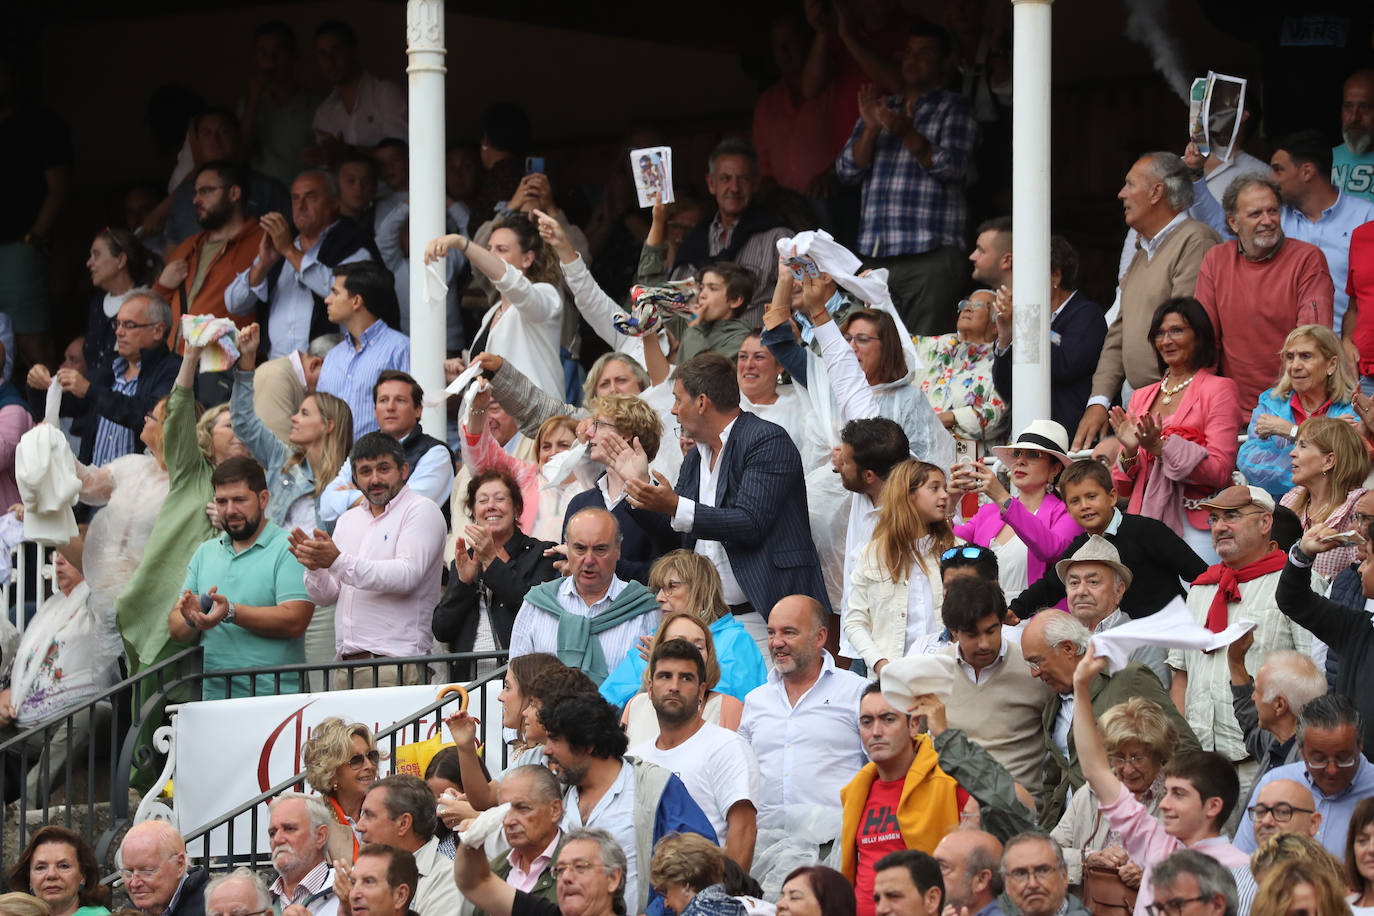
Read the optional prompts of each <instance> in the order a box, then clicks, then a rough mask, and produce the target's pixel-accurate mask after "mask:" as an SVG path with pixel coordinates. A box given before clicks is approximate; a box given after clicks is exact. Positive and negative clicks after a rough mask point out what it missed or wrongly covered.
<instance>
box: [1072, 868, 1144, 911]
mask: <svg viewBox="0 0 1374 916" xmlns="http://www.w3.org/2000/svg"><path fill="white" fill-rule="evenodd" d="M1138 893H1139V891H1136V890H1132V889H1131V888H1129V887H1127V886H1126V883H1125V882H1124V881H1122V880H1121V876H1120V875H1118V874H1117V872H1116V869H1115V868H1108V867H1105V866H1101V865H1087V866H1084V867H1083V903H1084V904H1085V905H1086V906H1087V908H1088V912H1090V913H1092V914H1093V916H1123V914H1129V913H1131V912H1133V911H1134V910H1135V898H1136V895H1137V894H1138Z"/></svg>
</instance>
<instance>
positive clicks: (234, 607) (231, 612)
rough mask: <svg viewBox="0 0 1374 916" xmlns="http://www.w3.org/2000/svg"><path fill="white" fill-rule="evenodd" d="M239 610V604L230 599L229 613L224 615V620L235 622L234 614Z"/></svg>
mask: <svg viewBox="0 0 1374 916" xmlns="http://www.w3.org/2000/svg"><path fill="white" fill-rule="evenodd" d="M238 612H239V608H238V605H236V604H234V602H232V601H230V602H229V613H227V614H225V615H224V622H225V623H233V622H234V615H235V614H237V613H238Z"/></svg>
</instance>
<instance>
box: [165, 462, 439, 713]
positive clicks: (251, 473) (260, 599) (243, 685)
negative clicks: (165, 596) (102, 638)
mask: <svg viewBox="0 0 1374 916" xmlns="http://www.w3.org/2000/svg"><path fill="white" fill-rule="evenodd" d="M210 483H211V485H212V486H213V487H214V488H215V508H216V509H217V510H218V512H219V517H220V521H221V523H222V524H223V525H224V532H223V533H222V534H220V536H219V537H217V538H215V539H214V540H210V541H206V542H205V543H204V544H201V545H200V547H199V548H198V549H197V550H196V552H195V554H194V555H192V557H191V563H190V565H189V566H188V567H187V569H186V583H185V585H184V586H183V590H182V593H181V598H180V600H178V601H177V603H176V606H175V607H173V608H172V613H171V614H170V615H169V616H168V619H167V625H168V627H169V629H170V630H171V633H172V639H174V640H176V641H177V642H180V643H186V644H188V645H189V644H193V643H195V642H197V641H199V642H200V643H201V644H202V645H203V646H204V647H205V670H206V672H207V673H209V672H211V671H223V670H226V669H232V668H275V667H280V666H282V665H300V664H304V663H305V640H304V636H305V628H306V626H307V625H308V624H309V623H310V617H311V615H312V614H314V613H315V605H314V604H312V603H311V600H310V596H309V595H308V594H306V590H305V584H304V582H303V578H304V570H302V569H301V564H300V563H298V562H296V559H295V558H294V557H292V556H291V552H290V551H289V550H288V547H287V538H286V532H285V531H283V530H282V529H280V528H278V527H277V526H276V525H274V524H272V523H271V522H269V521H268V520H267V517H266V516H265V515H264V513H263V510H264V509H265V508H266V507H267V475H266V473H265V472H264V471H263V469H262V465H260V464H258V463H257V462H256V461H254V460H253V459H252V458H248V457H234V458H229V459H227V460H225V461H224V462H222V463H221V464H220V465H219V466H218V467H216V468H215V471H214V473H213V474H211V475H210ZM435 511H436V512H437V511H438V510H437V509H436V510H435ZM298 689H299V684H298V683H297V681H296V678H295V677H291V676H286V677H283V678H282V679H281V684H280V686H278V685H277V684H276V683H275V679H274V678H273V676H272V675H267V674H260V675H258V676H257V689H256V691H254V690H252V689H251V686H250V684H249V683H248V678H247V677H246V676H244V677H236V678H232V683H229V684H226V683H225V682H224V681H223V680H216V679H214V678H213V677H211V678H207V680H206V686H205V698H206V699H216V698H223V697H227V696H233V697H243V696H249V695H250V694H254V693H256V694H265V695H270V694H274V693H279V692H287V693H290V692H294V691H296V690H298Z"/></svg>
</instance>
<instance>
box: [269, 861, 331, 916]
mask: <svg viewBox="0 0 1374 916" xmlns="http://www.w3.org/2000/svg"><path fill="white" fill-rule="evenodd" d="M271 891H272V897H273V899H274V900H276V902H277V907H278V909H281V910H285V909H286V908H287V907H289V906H294V905H296V904H300V905H301V906H304V907H305V908H306V909H307V910H309V911H310V912H311V913H312V914H313V916H334V914H335V913H336V912H338V909H339V898H338V897H335V896H334V869H332V868H330V867H329V863H328V862H324V861H321V862H320V863H319V864H317V865H316V866H315V867H314V868H312V869H310V871H309V873H308V874H306V876H305V877H304V878H302V879H301V880H300V881H299V882H298V883H297V884H296V889H295V890H293V891H292V892H291V893H289V894H288V893H286V882H285V880H283V879H282V877H281V876H280V875H278V876H277V880H276V881H274V882H272V887H271Z"/></svg>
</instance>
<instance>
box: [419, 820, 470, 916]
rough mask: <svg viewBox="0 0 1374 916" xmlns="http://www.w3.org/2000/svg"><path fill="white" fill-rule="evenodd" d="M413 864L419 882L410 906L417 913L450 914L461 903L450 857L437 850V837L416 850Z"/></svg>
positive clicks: (456, 909)
mask: <svg viewBox="0 0 1374 916" xmlns="http://www.w3.org/2000/svg"><path fill="white" fill-rule="evenodd" d="M415 867H416V868H417V869H419V872H420V883H419V884H417V885H416V886H415V902H414V903H413V904H412V905H411V908H412V909H414V910H415V912H417V913H419V914H420V916H452V914H454V913H457V912H458V908H459V907H460V906H462V904H463V896H462V895H461V894H459V893H458V885H457V883H456V882H455V881H454V880H453V860H452V859H450V858H449V857H448V856H446V855H444V854H443V853H442V852H440V851H439V838H438V837H430V838H429V842H428V843H426V844H425V845H423V846H421V847H420V848H419V849H417V850H415Z"/></svg>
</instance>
